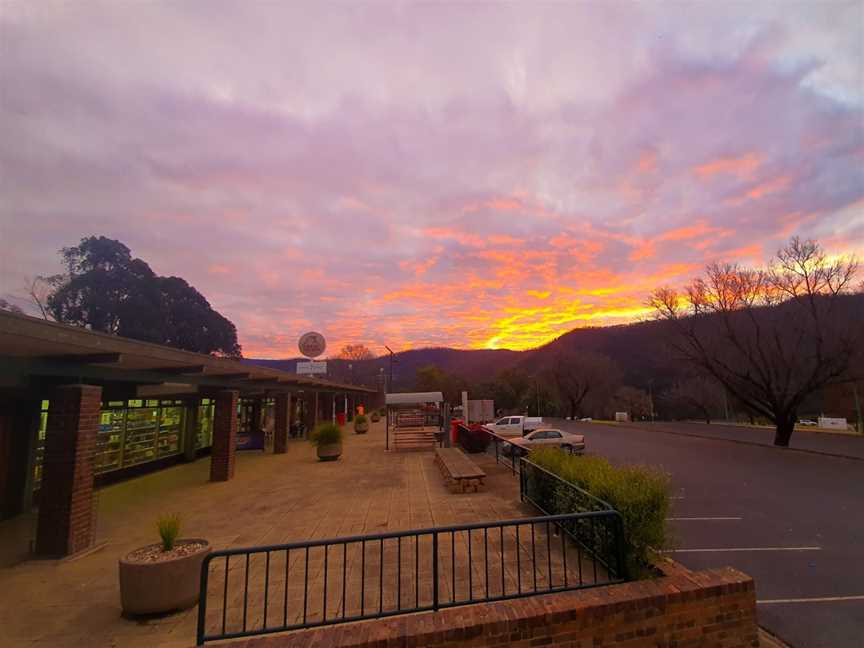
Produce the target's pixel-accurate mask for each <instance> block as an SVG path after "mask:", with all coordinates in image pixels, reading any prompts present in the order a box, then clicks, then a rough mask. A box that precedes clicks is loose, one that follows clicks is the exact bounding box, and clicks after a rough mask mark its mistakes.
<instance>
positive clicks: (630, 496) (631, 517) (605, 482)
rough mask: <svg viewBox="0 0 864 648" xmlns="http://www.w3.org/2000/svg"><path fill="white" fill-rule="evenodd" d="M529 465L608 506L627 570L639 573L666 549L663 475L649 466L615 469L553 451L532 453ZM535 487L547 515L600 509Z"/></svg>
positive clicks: (546, 486)
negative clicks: (618, 527)
mask: <svg viewBox="0 0 864 648" xmlns="http://www.w3.org/2000/svg"><path fill="white" fill-rule="evenodd" d="M529 459H530V461H531V462H533V463H535V464H536V465H538V466H540V467H541V468H544V469H546V470H548V471H549V472H551V473H553V474H554V475H557V476H558V477H560V478H561V479H562V480H564V481H565V482H568V483H571V484H574V485H576V486H578V487H579V488H581V489H583V490H585V491H587V492H588V493H590V494H591V495H593V496H594V497H596V498H599V499H600V500H603V502H605V503H607V504H609V505H610V506H611V507H612V508H613V509H615V510H616V511H618V512H619V513H620V514H621V518H622V519H623V521H624V542H625V548H626V551H627V560H628V568H629V570H630V573H631V574H632V575H633V576H637V575H640V574H644V573H645V572H646V569H647V568H648V567H649V566H650V564H651V563H652V562H654V561H655V560H656V559H657V558H658V557H659V556H658V554H659V552H661V551H662V550H663V549H666V548H668V547H669V545H670V544H671V537H670V534H669V530H668V529H667V525H666V518H667V516H668V513H669V490H670V482H669V475H668V474H666V473H665V472H663V471H661V470H659V469H657V468H653V467H650V466H629V465H628V466H620V467H616V466H613V465H612V464H610V463H609V462H608V461H607V460H606V459H604V458H602V457H595V456H578V455H571V454H568V453H565V452H562V451H560V450H557V449H552V448H545V449H538V450H535V451H534V452H532V453H531V456H530V457H529ZM555 484H556V483H555V482H552V480H547V481H546V482H545V483H543V484H537V485H536V488H535V491H534V496H535V497H536V499H537V501H538V502H540V503H541V505H542V506H543V508H544V509H546V511H547V512H549V513H552V514H558V513H575V512H578V511H586V510H598V509H601V508H603V506H602V504H601V503H600V502H596V501H595V500H592V499H591V498H589V497H586V496H584V495H582V494H580V493H579V492H578V491H574V490H573V489H571V488H566V487H563V488H562V487H561V484H560V483H557V486H556V485H555Z"/></svg>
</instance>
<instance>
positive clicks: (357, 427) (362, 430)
mask: <svg viewBox="0 0 864 648" xmlns="http://www.w3.org/2000/svg"><path fill="white" fill-rule="evenodd" d="M368 431H369V421H363V422H362V423H358V422H357V421H354V432H356V433H357V434H366V433H367V432H368Z"/></svg>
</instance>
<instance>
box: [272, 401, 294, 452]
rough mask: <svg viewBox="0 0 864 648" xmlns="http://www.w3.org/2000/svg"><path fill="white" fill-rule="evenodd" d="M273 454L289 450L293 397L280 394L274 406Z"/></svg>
mask: <svg viewBox="0 0 864 648" xmlns="http://www.w3.org/2000/svg"><path fill="white" fill-rule="evenodd" d="M273 414H274V422H273V454H284V453H285V452H286V451H287V450H288V427H289V426H290V425H291V395H290V394H278V395H277V396H276V398H275V402H274V404H273Z"/></svg>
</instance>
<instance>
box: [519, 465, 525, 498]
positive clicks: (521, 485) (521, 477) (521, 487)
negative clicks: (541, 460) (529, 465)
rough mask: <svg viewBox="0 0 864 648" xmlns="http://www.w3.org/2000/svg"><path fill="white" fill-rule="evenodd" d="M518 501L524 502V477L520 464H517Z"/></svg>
mask: <svg viewBox="0 0 864 648" xmlns="http://www.w3.org/2000/svg"><path fill="white" fill-rule="evenodd" d="M519 501H520V502H524V501H525V475H524V474H523V473H522V464H521V463H520V464H519Z"/></svg>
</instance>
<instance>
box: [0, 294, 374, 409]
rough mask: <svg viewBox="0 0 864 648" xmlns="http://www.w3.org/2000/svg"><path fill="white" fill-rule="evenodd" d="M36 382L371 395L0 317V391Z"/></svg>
mask: <svg viewBox="0 0 864 648" xmlns="http://www.w3.org/2000/svg"><path fill="white" fill-rule="evenodd" d="M40 378H46V379H54V380H58V379H76V380H80V381H83V382H92V383H93V384H104V383H111V382H118V383H127V384H135V385H148V386H151V387H153V386H158V385H171V384H181V385H187V386H188V387H192V388H194V387H196V386H197V388H198V389H237V390H240V391H241V392H244V393H249V392H261V391H270V392H277V391H297V390H298V389H304V388H307V389H314V390H319V391H339V392H364V393H374V391H375V390H373V389H369V388H366V387H359V386H357V385H345V384H341V383H336V382H331V381H329V380H322V379H319V378H311V377H305V376H298V375H297V374H293V373H290V372H287V371H281V370H279V369H273V368H270V367H262V366H259V365H255V364H249V363H246V362H241V361H239V360H230V359H227V358H217V357H214V356H210V355H206V354H203V353H193V352H191V351H183V350H180V349H174V348H172V347H167V346H163V345H160V344H152V343H149V342H141V341H139V340H131V339H129V338H122V337H119V336H116V335H108V334H105V333H96V332H94V331H89V330H87V329H83V328H78V327H74V326H67V325H65V324H58V323H56V322H49V321H46V320H42V319H38V318H35V317H29V316H27V315H18V314H15V313H10V312H7V311H0V387H2V386H7V387H15V388H21V387H27V386H28V385H30V384H32V381H33V380H34V379H40Z"/></svg>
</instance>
